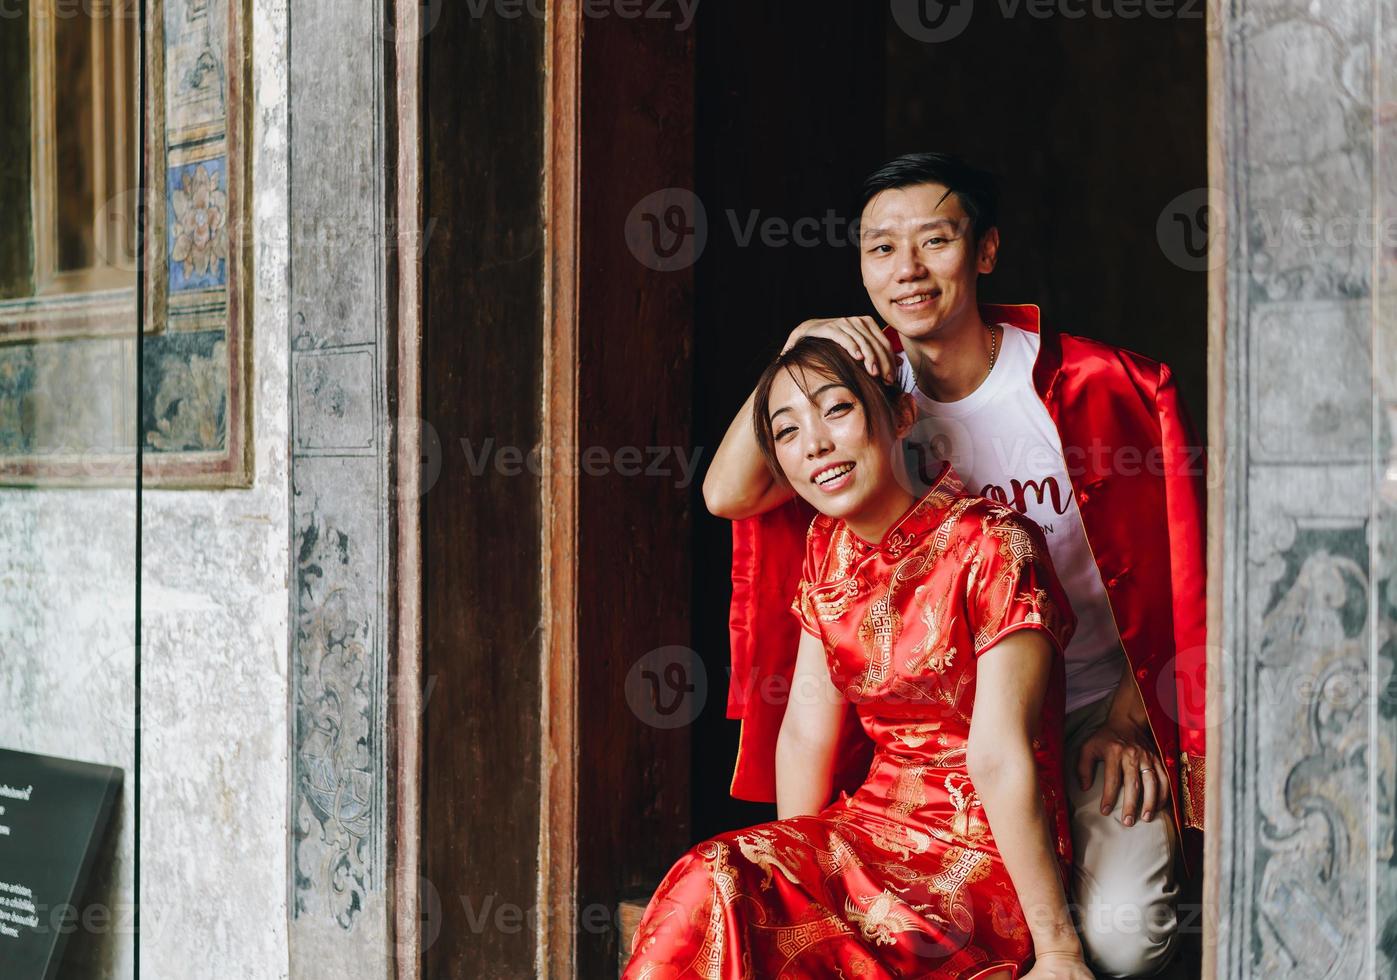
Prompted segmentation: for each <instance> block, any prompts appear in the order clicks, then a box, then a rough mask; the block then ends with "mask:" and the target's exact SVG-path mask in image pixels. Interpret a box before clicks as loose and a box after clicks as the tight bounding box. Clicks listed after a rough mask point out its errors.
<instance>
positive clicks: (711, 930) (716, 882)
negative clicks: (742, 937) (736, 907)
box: [689, 841, 738, 980]
mask: <svg viewBox="0 0 1397 980" xmlns="http://www.w3.org/2000/svg"><path fill="white" fill-rule="evenodd" d="M698 853H699V856H700V857H702V858H703V859H704V861H705V862H707V864H708V876H709V878H710V879H711V880H712V882H713V895H712V898H711V900H710V902H709V906H708V929H707V931H706V932H705V933H704V936H703V945H702V946H700V947H699V951H698V954H697V955H696V956H695V957H694V961H693V963H691V964H689V968H690V969H691V970H693V971H694V973H696V974H698V975H699V976H700V977H703V978H704V980H722V978H723V936H724V932H723V913H724V911H725V910H726V908H727V907H728V905H730V904H731V903H732V901H733V899H734V898H736V897H737V893H738V889H737V872H735V871H734V870H733V867H732V865H731V864H729V863H728V855H729V853H731V852H730V851H729V848H728V845H726V844H724V843H723V842H722V841H705V842H704V843H702V844H700V845H699V848H698Z"/></svg>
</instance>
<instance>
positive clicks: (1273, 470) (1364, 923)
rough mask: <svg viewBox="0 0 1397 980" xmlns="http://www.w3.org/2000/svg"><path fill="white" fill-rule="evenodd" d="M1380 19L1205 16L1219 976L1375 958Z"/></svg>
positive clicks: (1388, 848)
mask: <svg viewBox="0 0 1397 980" xmlns="http://www.w3.org/2000/svg"><path fill="white" fill-rule="evenodd" d="M1394 9H1397V6H1395V5H1394V4H1393V3H1392V0H1348V2H1345V3H1337V4H1312V3H1302V2H1298V0H1261V2H1256V0H1248V2H1241V0H1232V2H1227V3H1225V4H1223V6H1222V10H1223V17H1222V22H1221V24H1220V26H1221V29H1222V34H1221V45H1222V47H1221V51H1222V55H1223V61H1222V68H1223V89H1224V90H1223V91H1222V92H1221V93H1219V95H1220V99H1219V101H1218V105H1219V106H1220V107H1221V114H1222V123H1223V131H1222V132H1220V133H1218V134H1217V136H1218V138H1220V139H1222V140H1223V141H1224V145H1223V150H1224V159H1225V166H1224V170H1225V172H1224V173H1223V174H1222V175H1220V176H1221V177H1222V180H1223V183H1224V186H1223V187H1222V188H1221V189H1222V191H1223V193H1224V195H1225V198H1224V199H1225V200H1226V202H1227V203H1226V207H1227V221H1228V225H1229V228H1230V232H1229V238H1228V244H1227V247H1226V248H1225V249H1223V250H1220V251H1219V252H1218V253H1217V256H1216V257H1217V258H1218V259H1219V260H1221V259H1223V258H1225V259H1226V260H1227V261H1228V263H1229V264H1228V267H1227V276H1226V282H1227V290H1226V306H1227V309H1226V322H1225V329H1224V341H1223V347H1224V350H1223V351H1222V355H1223V357H1224V358H1225V368H1224V377H1225V384H1224V391H1222V392H1220V393H1215V394H1221V395H1222V397H1223V400H1224V412H1225V429H1226V446H1227V457H1226V461H1225V469H1224V470H1223V472H1225V475H1226V480H1227V482H1226V486H1225V499H1226V505H1225V506H1226V521H1225V528H1224V533H1225V539H1224V546H1225V549H1226V571H1225V574H1224V580H1223V583H1222V587H1223V593H1222V595H1223V615H1224V630H1223V636H1222V637H1221V642H1222V644H1223V647H1224V649H1223V650H1222V652H1221V654H1220V662H1221V667H1222V670H1221V679H1222V682H1223V685H1224V693H1225V698H1224V701H1223V703H1222V705H1221V720H1222V726H1221V731H1220V734H1221V748H1222V750H1223V751H1220V752H1214V753H1213V754H1212V756H1211V758H1212V759H1213V764H1214V765H1218V766H1221V772H1220V773H1219V776H1220V781H1221V788H1222V792H1221V794H1220V799H1219V800H1218V801H1217V802H1218V810H1217V815H1218V816H1219V817H1220V819H1219V821H1218V823H1217V826H1216V827H1214V828H1213V829H1214V830H1220V831H1221V832H1222V833H1223V835H1224V836H1223V837H1221V838H1220V840H1221V841H1222V843H1223V847H1222V850H1221V854H1220V861H1219V862H1218V867H1217V868H1216V869H1215V870H1216V872H1217V874H1218V880H1219V882H1220V885H1221V906H1222V907H1221V910H1220V913H1221V920H1220V928H1219V929H1218V930H1217V932H1216V934H1215V935H1216V937H1217V940H1218V943H1219V945H1218V971H1217V975H1218V976H1219V977H1229V978H1230V977H1262V976H1264V977H1267V978H1272V980H1282V978H1295V980H1300V978H1305V980H1311V978H1320V977H1324V978H1330V977H1332V978H1348V977H1358V976H1374V975H1376V976H1387V975H1390V973H1391V971H1392V969H1393V964H1394V959H1393V954H1394V952H1397V949H1394V938H1397V936H1394V922H1397V919H1394V918H1393V917H1394V913H1397V905H1394V898H1397V895H1395V894H1394V889H1393V885H1392V871H1391V868H1392V863H1393V823H1392V794H1393V775H1394V764H1393V762H1394V752H1393V734H1394V720H1397V702H1394V697H1393V694H1394V691H1393V689H1392V688H1390V686H1389V685H1390V683H1391V679H1392V667H1393V653H1394V650H1393V640H1394V636H1397V630H1394V626H1397V608H1394V603H1393V596H1392V592H1391V589H1392V584H1393V581H1394V578H1393V561H1392V554H1393V545H1394V544H1397V536H1395V535H1394V533H1393V531H1394V522H1393V507H1394V504H1397V493H1395V492H1394V491H1395V490H1397V470H1394V471H1392V472H1385V470H1386V469H1387V460H1388V457H1389V453H1390V450H1391V445H1392V443H1391V431H1392V429H1391V423H1392V416H1391V413H1392V411H1393V404H1394V384H1397V372H1394V370H1393V367H1394V360H1393V358H1394V355H1393V340H1394V320H1393V305H1392V301H1391V300H1392V297H1393V279H1394V276H1393V273H1394V262H1397V252H1395V251H1394V245H1397V242H1394V240H1393V239H1394V231H1393V219H1394V217H1397V211H1394V209H1393V204H1394V203H1397V194H1395V193H1394V187H1393V179H1392V178H1393V174H1392V158H1391V149H1392V148H1393V147H1394V146H1397V142H1395V141H1394V140H1393V137H1392V132H1393V126H1394V122H1397V120H1394V111H1393V109H1394V105H1397V103H1394V91H1395V88H1394V80H1393V79H1394V59H1393V54H1394V53H1397V46H1394V44H1393V36H1394V35H1393V30H1394ZM1379 25H1380V29H1379V31H1378V32H1377V33H1378V35H1379V36H1380V37H1381V38H1382V39H1383V41H1384V43H1382V44H1380V43H1378V38H1377V37H1375V30H1374V28H1375V26H1379ZM1384 147H1385V149H1384Z"/></svg>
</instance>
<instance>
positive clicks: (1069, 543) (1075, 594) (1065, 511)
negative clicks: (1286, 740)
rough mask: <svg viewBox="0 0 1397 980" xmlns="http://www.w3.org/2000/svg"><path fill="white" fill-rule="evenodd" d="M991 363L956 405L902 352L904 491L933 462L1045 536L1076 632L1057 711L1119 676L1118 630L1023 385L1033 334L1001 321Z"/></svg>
mask: <svg viewBox="0 0 1397 980" xmlns="http://www.w3.org/2000/svg"><path fill="white" fill-rule="evenodd" d="M1003 327H1004V333H1003V338H1002V340H1001V341H1000V348H999V354H998V356H997V357H996V359H995V364H994V369H993V370H992V371H990V374H989V377H987V378H986V379H985V380H984V381H983V382H982V383H981V384H980V386H979V387H978V388H976V389H975V390H974V391H972V392H971V393H970V394H969V395H966V396H965V397H964V398H962V399H960V400H959V401H954V402H939V401H936V400H934V399H932V398H930V397H928V396H927V395H925V394H923V393H922V391H921V390H920V389H918V388H917V379H916V375H915V374H914V373H913V371H912V366H911V365H910V364H909V363H908V362H907V355H906V354H899V355H898V380H899V382H900V383H901V385H902V389H903V390H904V391H909V392H911V393H912V396H913V398H914V399H915V400H916V403H917V408H918V410H919V413H920V419H919V421H918V422H917V424H916V426H915V428H913V430H912V431H911V432H910V433H909V434H908V437H907V461H908V467H907V469H908V473H909V474H910V475H911V477H912V482H913V491H914V492H924V491H925V490H926V489H928V487H927V483H926V481H927V480H928V479H930V478H934V477H935V475H936V473H937V471H938V470H939V468H940V462H941V460H947V459H948V460H950V462H951V466H952V467H953V468H954V469H955V471H956V473H957V474H958V475H959V476H960V478H961V480H963V481H964V483H965V488H966V489H967V490H968V491H970V492H971V493H975V494H979V495H980V496H982V497H988V498H990V499H991V500H994V501H996V502H998V503H1002V504H1006V505H1008V506H1010V507H1012V508H1013V509H1014V510H1016V511H1018V512H1019V513H1021V514H1025V515H1027V516H1028V517H1029V518H1031V519H1032V520H1034V521H1035V522H1037V524H1038V525H1039V526H1040V527H1041V528H1042V529H1043V531H1044V537H1046V538H1047V541H1048V551H1049V553H1050V554H1051V555H1052V559H1053V567H1054V568H1055V569H1056V570H1057V575H1058V578H1059V579H1060V580H1061V581H1062V587H1063V588H1064V589H1065V590H1066V591H1067V598H1068V599H1069V600H1070V601H1071V603H1072V610H1073V612H1075V613H1076V614H1077V632H1076V633H1074V634H1073V636H1072V640H1071V642H1069V643H1068V645H1067V650H1066V651H1065V653H1066V661H1067V710H1068V711H1073V710H1075V709H1077V708H1080V707H1082V706H1083V705H1087V704H1091V703H1092V702H1094V701H1096V700H1098V699H1100V698H1103V697H1105V696H1106V695H1108V694H1110V693H1112V692H1113V691H1115V689H1116V685H1117V683H1119V681H1120V676H1121V668H1122V667H1123V666H1124V665H1123V663H1122V657H1123V656H1124V655H1123V653H1122V651H1121V646H1120V635H1119V634H1118V633H1117V632H1116V624H1115V620H1114V619H1113V618H1112V615H1111V607H1110V604H1109V602H1108V600H1107V598H1106V588H1105V586H1104V585H1102V583H1101V572H1100V570H1099V569H1098V568H1097V567H1096V560H1095V559H1094V558H1093V557H1092V552H1091V546H1090V545H1089V544H1088V543H1087V536H1086V531H1085V530H1084V529H1083V527H1082V516H1081V513H1080V512H1079V511H1078V510H1077V497H1076V494H1074V493H1073V492H1072V481H1071V480H1070V479H1069V478H1068V475H1067V465H1066V463H1065V461H1064V460H1063V455H1062V438H1061V437H1060V436H1059V435H1058V431H1057V426H1056V425H1054V424H1053V419H1052V416H1051V415H1049V414H1048V409H1047V407H1046V406H1045V405H1044V404H1043V402H1042V401H1041V400H1040V399H1039V398H1038V393H1037V392H1036V391H1035V390H1034V387H1033V362H1034V361H1035V360H1036V359H1037V357H1038V345H1039V340H1040V338H1039V336H1038V334H1036V333H1033V332H1031V331H1028V330H1022V329H1020V328H1018V327H1015V326H1011V325H1009V324H1004V325H1003Z"/></svg>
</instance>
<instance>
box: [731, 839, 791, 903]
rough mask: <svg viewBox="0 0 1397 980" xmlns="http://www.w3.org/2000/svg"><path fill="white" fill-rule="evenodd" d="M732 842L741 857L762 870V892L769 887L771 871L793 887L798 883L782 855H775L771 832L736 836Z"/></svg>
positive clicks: (774, 841) (774, 843)
mask: <svg viewBox="0 0 1397 980" xmlns="http://www.w3.org/2000/svg"><path fill="white" fill-rule="evenodd" d="M734 840H735V841H736V842H737V848H738V850H739V851H741V852H742V856H743V857H744V858H746V859H747V860H748V861H751V862H752V863H753V864H755V865H756V866H757V867H759V868H761V869H762V872H763V876H762V891H766V890H767V889H768V888H770V887H771V882H772V877H771V872H772V871H773V870H776V871H779V872H781V875H782V877H784V878H785V879H786V880H787V881H789V882H790V883H791V884H793V885H796V884H799V883H800V879H799V877H798V876H797V874H796V873H795V871H793V870H792V869H791V868H790V867H788V866H787V865H786V863H785V860H784V859H783V856H782V855H779V854H777V853H776V835H775V834H773V833H772V832H771V831H766V830H758V831H755V832H753V833H750V834H738V835H737V836H736V837H735V838H734Z"/></svg>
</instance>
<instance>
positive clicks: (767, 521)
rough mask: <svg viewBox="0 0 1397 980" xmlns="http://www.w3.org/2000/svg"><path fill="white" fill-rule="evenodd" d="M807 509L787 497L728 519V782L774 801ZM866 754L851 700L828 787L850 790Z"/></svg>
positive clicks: (810, 512) (735, 789) (736, 791)
mask: <svg viewBox="0 0 1397 980" xmlns="http://www.w3.org/2000/svg"><path fill="white" fill-rule="evenodd" d="M814 516H815V510H814V508H812V507H811V506H810V505H809V504H807V503H806V502H805V501H803V500H801V499H800V498H799V497H793V498H792V499H791V500H789V501H787V502H786V503H784V504H782V505H781V506H780V507H777V508H775V509H773V510H770V511H768V512H766V513H765V514H758V515H756V516H755V517H747V518H744V519H742V520H738V521H733V525H732V607H731V612H730V614H729V617H728V630H729V634H730V639H731V643H732V676H731V677H730V678H729V679H728V711H727V715H728V717H729V718H740V719H741V720H742V729H741V732H740V733H739V735H738V743H737V763H736V765H735V766H734V768H733V776H732V786H731V788H730V789H729V792H730V793H731V794H732V795H733V796H735V797H737V798H738V799H742V800H753V801H755V802H758V803H775V802H776V737H777V736H778V735H779V734H780V732H781V719H782V718H784V717H785V714H786V696H787V694H788V693H789V691H790V684H791V676H792V674H794V672H795V662H796V647H797V645H798V644H799V643H800V622H799V620H798V619H797V618H796V617H795V616H794V615H792V614H791V600H792V599H793V598H794V597H795V594H796V589H797V587H798V586H799V584H800V576H801V567H802V565H803V564H804V561H805V542H806V534H807V532H808V530H809V527H810V521H811V520H812V518H813V517H814ZM872 755H873V742H872V740H871V739H869V738H868V736H867V735H866V734H865V733H864V731H863V726H862V725H861V724H860V723H859V721H858V716H857V714H856V713H855V711H854V709H853V706H852V705H851V706H850V708H849V711H848V713H847V714H846V715H845V718H844V727H843V730H842V733H841V735H840V742H839V748H838V749H837V750H836V754H835V777H834V782H835V788H836V789H845V790H848V791H851V792H852V790H853V789H854V788H855V787H857V786H858V784H859V783H860V782H862V780H863V778H864V777H865V776H866V775H867V774H868V765H869V762H870V760H871V759H872Z"/></svg>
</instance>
